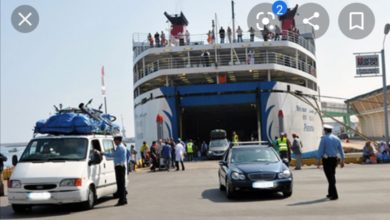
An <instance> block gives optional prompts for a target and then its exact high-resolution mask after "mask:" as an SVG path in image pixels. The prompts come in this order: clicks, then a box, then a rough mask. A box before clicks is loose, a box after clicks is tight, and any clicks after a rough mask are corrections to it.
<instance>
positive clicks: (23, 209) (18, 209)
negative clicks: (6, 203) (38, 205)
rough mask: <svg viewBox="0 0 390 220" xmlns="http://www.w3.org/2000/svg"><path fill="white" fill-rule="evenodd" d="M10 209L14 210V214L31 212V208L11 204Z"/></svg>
mask: <svg viewBox="0 0 390 220" xmlns="http://www.w3.org/2000/svg"><path fill="white" fill-rule="evenodd" d="M12 209H13V210H14V212H15V213H26V212H28V211H31V206H30V205H19V204H12Z"/></svg>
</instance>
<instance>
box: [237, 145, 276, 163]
mask: <svg viewBox="0 0 390 220" xmlns="http://www.w3.org/2000/svg"><path fill="white" fill-rule="evenodd" d="M231 154H232V155H231V161H230V162H231V163H256V162H265V163H275V162H278V161H279V159H278V157H277V156H276V153H275V152H274V151H273V150H272V149H271V148H266V147H261V148H260V147H248V148H245V147H243V148H233V149H232V153H231Z"/></svg>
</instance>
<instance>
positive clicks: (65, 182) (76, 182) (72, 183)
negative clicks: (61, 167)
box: [60, 178, 82, 187]
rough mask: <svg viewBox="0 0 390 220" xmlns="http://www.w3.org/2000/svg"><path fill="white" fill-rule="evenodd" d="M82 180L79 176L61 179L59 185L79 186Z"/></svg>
mask: <svg viewBox="0 0 390 220" xmlns="http://www.w3.org/2000/svg"><path fill="white" fill-rule="evenodd" d="M81 185H82V180H81V179H80V178H75V179H63V180H61V182H60V186H61V187H67V186H81Z"/></svg>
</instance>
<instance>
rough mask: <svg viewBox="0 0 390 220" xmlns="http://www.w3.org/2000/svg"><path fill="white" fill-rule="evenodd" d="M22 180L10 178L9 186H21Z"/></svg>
mask: <svg viewBox="0 0 390 220" xmlns="http://www.w3.org/2000/svg"><path fill="white" fill-rule="evenodd" d="M21 187H22V182H21V181H20V180H9V181H8V188H21Z"/></svg>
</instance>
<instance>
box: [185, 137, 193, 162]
mask: <svg viewBox="0 0 390 220" xmlns="http://www.w3.org/2000/svg"><path fill="white" fill-rule="evenodd" d="M187 156H188V161H192V160H193V159H194V143H193V142H192V140H191V139H190V140H189V141H188V142H187Z"/></svg>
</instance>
